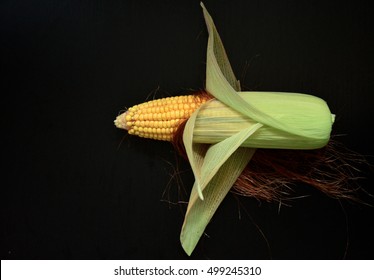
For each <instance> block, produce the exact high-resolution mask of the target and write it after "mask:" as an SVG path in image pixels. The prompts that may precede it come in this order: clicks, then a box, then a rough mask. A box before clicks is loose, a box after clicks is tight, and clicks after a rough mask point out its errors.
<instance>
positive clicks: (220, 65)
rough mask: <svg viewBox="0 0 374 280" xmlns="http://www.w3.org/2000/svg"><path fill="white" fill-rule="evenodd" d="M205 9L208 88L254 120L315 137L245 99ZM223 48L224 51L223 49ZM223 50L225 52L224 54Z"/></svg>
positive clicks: (225, 102)
mask: <svg viewBox="0 0 374 280" xmlns="http://www.w3.org/2000/svg"><path fill="white" fill-rule="evenodd" d="M201 6H202V8H203V11H204V17H205V22H206V24H207V28H208V32H209V38H208V47H207V68H206V90H207V91H208V92H209V93H210V94H212V95H213V96H214V97H215V98H217V99H218V100H220V101H221V102H222V103H224V104H226V105H227V106H229V107H231V108H233V109H234V110H236V111H238V112H239V113H241V114H243V115H244V116H247V117H249V118H251V119H252V120H254V121H255V122H258V123H262V124H264V125H266V126H269V127H273V128H276V129H279V130H281V131H285V132H287V133H289V134H295V135H299V136H303V137H309V138H313V135H308V133H306V132H305V131H301V130H298V129H296V128H294V127H292V126H289V125H287V124H286V123H284V122H282V121H280V120H278V119H275V118H273V117H272V116H270V115H269V114H266V113H264V112H263V111H261V110H260V109H259V108H257V107H256V106H254V105H253V104H252V103H250V102H247V101H245V100H244V99H243V98H242V97H241V96H240V95H238V94H237V91H240V89H237V87H236V84H235V83H234V82H233V81H232V77H231V75H230V73H232V69H231V66H230V67H229V68H227V65H230V63H229V61H228V59H227V56H226V53H225V52H224V48H223V45H222V42H221V39H220V37H219V35H218V32H217V30H216V28H215V26H214V23H213V20H212V18H211V16H210V15H209V13H208V11H207V10H206V9H205V7H204V5H201ZM222 50H223V51H222ZM222 52H223V53H224V54H222Z"/></svg>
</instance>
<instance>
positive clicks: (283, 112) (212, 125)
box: [180, 3, 333, 255]
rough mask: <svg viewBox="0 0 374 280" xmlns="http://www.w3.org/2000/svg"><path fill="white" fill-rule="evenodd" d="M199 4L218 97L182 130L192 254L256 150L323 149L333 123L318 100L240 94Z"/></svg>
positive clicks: (209, 83)
mask: <svg viewBox="0 0 374 280" xmlns="http://www.w3.org/2000/svg"><path fill="white" fill-rule="evenodd" d="M201 6H202V8H203V12H204V18H205V22H206V24H207V28H208V32H209V38H208V46H207V69H206V90H207V91H208V92H209V93H210V94H212V95H213V96H214V97H215V98H216V99H213V100H211V101H209V102H207V103H206V104H204V105H203V106H202V107H201V108H199V109H198V110H196V111H195V112H194V113H193V114H192V116H191V117H190V119H189V120H188V121H187V123H186V126H185V129H184V133H183V142H184V145H185V148H186V153H187V156H188V159H189V161H190V164H191V168H192V170H193V173H194V176H195V184H194V186H193V188H192V192H191V196H190V200H189V204H188V209H187V212H186V216H185V220H184V223H183V227H182V232H181V236H180V239H181V243H182V247H183V248H184V250H185V251H186V253H187V254H188V255H190V254H191V253H192V251H193V250H194V248H195V246H196V244H197V243H198V241H199V239H200V237H201V235H202V234H203V232H204V230H205V227H206V226H207V224H208V223H209V221H210V219H211V218H212V216H213V214H214V212H215V211H216V209H217V208H218V206H219V204H220V203H221V202H222V200H223V198H224V197H225V196H226V194H227V193H228V191H229V190H230V188H231V187H232V185H233V184H234V182H235V181H236V179H237V178H238V176H239V175H240V174H241V172H242V171H243V169H244V168H245V167H246V165H247V164H248V162H249V161H250V159H251V158H252V156H253V154H254V152H255V148H287V149H315V148H320V147H322V146H324V145H325V144H326V143H327V142H328V140H329V137H330V132H331V126H332V123H333V115H331V113H330V110H329V108H328V106H327V105H326V103H325V102H324V101H323V100H322V99H320V98H317V97H314V96H311V95H306V94H297V93H275V92H240V83H239V81H238V80H237V79H236V77H235V75H234V73H233V71H232V68H231V66H230V62H229V60H228V58H227V55H226V52H225V49H224V47H223V44H222V41H221V39H220V37H219V35H218V32H217V30H216V27H215V25H214V23H213V20H212V18H211V16H210V15H209V13H208V12H207V10H206V9H205V7H204V5H203V4H202V3H201ZM207 143H208V144H207ZM209 144H211V145H209Z"/></svg>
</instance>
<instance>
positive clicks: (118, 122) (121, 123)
mask: <svg viewBox="0 0 374 280" xmlns="http://www.w3.org/2000/svg"><path fill="white" fill-rule="evenodd" d="M127 112H128V111H126V112H125V113H123V114H121V115H119V116H117V118H116V119H115V120H114V125H115V126H116V127H117V128H121V129H126V130H128V129H129V127H128V126H127V124H126V116H127Z"/></svg>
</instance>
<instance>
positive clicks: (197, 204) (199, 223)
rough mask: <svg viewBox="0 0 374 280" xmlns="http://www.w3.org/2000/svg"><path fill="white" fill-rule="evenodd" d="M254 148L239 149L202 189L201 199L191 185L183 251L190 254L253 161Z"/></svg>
mask: <svg viewBox="0 0 374 280" xmlns="http://www.w3.org/2000/svg"><path fill="white" fill-rule="evenodd" d="M254 152H255V149H251V148H238V149H237V150H236V151H235V152H234V153H233V154H232V155H231V156H230V157H229V158H228V159H227V160H226V162H225V163H224V164H223V165H222V166H221V168H220V169H219V170H218V172H217V173H216V174H215V176H214V177H213V178H212V180H210V182H209V183H208V185H207V186H206V187H205V189H204V192H203V193H204V198H205V199H204V200H201V199H199V198H198V193H197V185H196V183H195V184H194V186H193V188H192V192H191V196H190V201H189V204H188V208H187V213H186V216H185V220H184V223H183V226H182V231H181V235H180V240H181V244H182V247H183V249H184V250H185V252H186V253H187V254H188V255H191V253H192V251H193V250H194V249H195V247H196V245H197V243H198V241H199V239H200V237H201V235H202V234H203V232H204V230H205V228H206V226H207V224H208V223H209V221H210V220H211V218H212V217H213V215H214V213H215V211H216V210H217V208H218V206H219V205H220V204H221V202H222V200H223V199H224V197H225V196H226V194H227V193H228V192H229V190H230V189H231V187H232V185H233V184H234V183H235V181H236V179H237V178H238V177H239V175H240V174H241V172H242V171H243V169H244V168H245V166H246V165H247V164H248V162H249V161H250V159H251V158H252V156H253V154H254Z"/></svg>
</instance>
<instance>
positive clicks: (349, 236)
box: [0, 0, 374, 259]
mask: <svg viewBox="0 0 374 280" xmlns="http://www.w3.org/2000/svg"><path fill="white" fill-rule="evenodd" d="M205 5H206V7H207V8H208V10H209V12H210V13H211V15H212V17H213V19H214V20H215V22H216V25H217V28H218V31H219V33H220V34H221V37H222V40H223V42H224V45H225V47H226V50H227V52H228V55H229V58H230V61H231V63H232V66H233V68H234V71H235V73H236V74H237V77H238V78H239V79H240V80H241V83H242V87H243V89H245V90H266V91H292V92H304V93H311V94H314V95H317V96H319V97H322V98H323V99H325V100H326V101H327V102H328V104H329V106H330V108H331V110H332V111H333V112H334V113H335V114H337V119H336V123H335V125H334V134H339V135H341V136H340V137H339V140H340V141H341V142H343V143H344V144H345V145H346V146H348V147H349V148H351V149H353V150H356V151H358V152H360V153H362V154H365V155H373V154H374V153H373V147H372V143H373V139H374V137H373V134H372V133H371V130H372V127H373V118H372V111H373V97H372V96H373V94H374V79H373V76H374V66H373V63H374V59H373V58H374V56H373V52H372V51H373V49H374V44H373V43H372V40H371V39H372V37H373V34H374V33H373V31H374V30H373V19H372V12H371V11H372V10H371V8H369V4H368V3H366V2H362V1H361V2H360V1H346V2H344V1H307V0H305V1H304V0H302V1H244V0H243V1H212V0H211V1H209V0H207V1H205ZM0 13H1V18H0V29H1V38H0V40H1V79H2V82H1V94H2V97H3V99H2V100H3V101H2V110H1V113H2V117H1V130H2V136H1V148H2V157H1V158H2V166H3V168H2V170H3V175H2V182H1V185H2V187H1V189H2V191H1V192H2V195H1V198H2V202H1V208H2V210H1V223H2V230H1V257H2V259H185V258H188V257H187V256H186V255H185V253H184V252H183V250H182V248H181V246H180V244H179V232H180V228H181V226H182V222H183V216H184V211H185V207H186V204H184V203H178V201H186V200H187V199H188V194H189V192H190V189H191V186H192V183H193V176H192V172H191V170H190V169H189V165H188V163H186V162H185V161H183V160H182V159H180V158H178V156H177V155H176V154H175V152H174V150H173V147H172V146H171V145H170V144H169V143H164V142H157V141H152V140H145V139H138V138H135V137H129V136H126V132H124V131H121V130H118V129H116V128H115V127H114V126H113V120H114V118H115V117H116V115H117V114H118V113H119V112H120V111H121V110H123V109H124V108H126V107H129V106H132V105H135V104H138V103H141V102H143V101H145V100H146V99H147V97H148V98H153V97H154V96H155V97H165V96H173V95H178V94H184V93H186V92H189V91H190V89H200V88H203V87H204V80H205V51H206V42H207V32H206V27H205V23H204V20H203V15H202V11H201V8H200V6H199V1H171V0H170V1H119V0H116V1H73V0H69V1H68V0H66V1H63V0H62V1H16V0H12V1H1V4H0ZM369 160H370V161H371V159H370V158H369ZM177 165H178V169H176V166H177ZM4 167H5V168H4ZM175 170H179V171H180V172H181V175H180V176H181V180H177V179H175V178H176V177H173V176H172V175H173V174H174V173H175ZM365 170H366V169H365ZM365 170H364V171H365ZM363 175H364V176H366V177H367V178H366V179H365V180H360V181H359V184H360V185H361V186H362V187H364V188H365V189H366V190H368V191H371V192H372V193H373V192H374V191H373V182H374V180H373V174H372V172H369V171H367V170H366V171H365V173H364V174H363ZM182 183H183V184H182ZM297 190H298V192H299V194H302V195H304V194H310V196H309V197H307V198H304V199H299V200H295V201H294V202H293V203H292V204H291V207H285V206H282V207H281V208H280V212H279V211H278V205H277V204H267V203H262V204H260V203H258V202H257V201H256V200H254V199H250V198H242V197H237V196H234V195H232V194H229V195H228V197H227V198H226V199H225V201H224V202H223V203H222V205H221V206H220V208H219V210H218V211H217V213H216V215H215V216H214V217H213V220H212V222H211V223H210V224H209V226H208V227H207V229H206V235H204V236H203V237H202V239H201V241H200V243H199V244H198V246H197V248H196V250H195V252H194V254H193V255H192V257H191V258H198V259H225V258H227V259H269V258H273V259H342V258H348V259H368V258H369V259H372V258H373V256H374V251H373V250H374V241H373V236H374V231H373V229H372V223H373V208H371V207H368V206H363V205H359V204H350V203H347V202H344V201H343V202H341V203H339V202H338V201H335V200H333V199H330V198H327V197H326V196H324V195H322V194H320V193H319V192H317V191H314V190H312V189H309V188H307V187H305V189H304V188H297ZM260 230H261V231H260ZM261 232H263V234H264V235H265V236H266V239H265V238H264V237H263V236H262V234H261ZM267 244H268V245H267Z"/></svg>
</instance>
